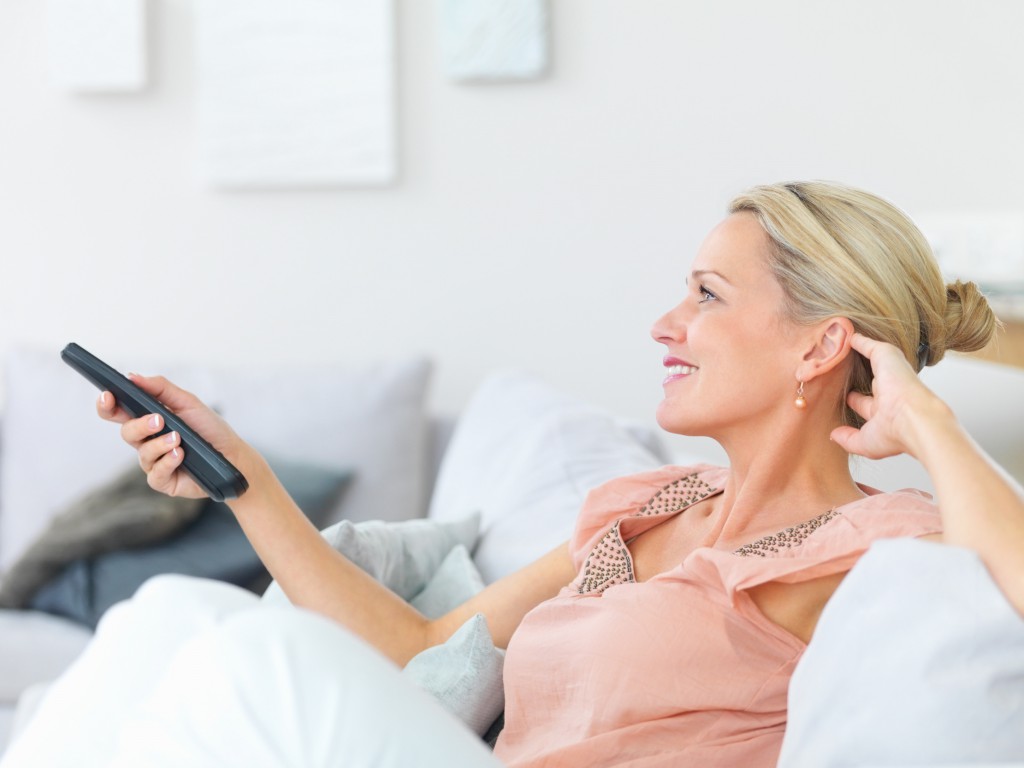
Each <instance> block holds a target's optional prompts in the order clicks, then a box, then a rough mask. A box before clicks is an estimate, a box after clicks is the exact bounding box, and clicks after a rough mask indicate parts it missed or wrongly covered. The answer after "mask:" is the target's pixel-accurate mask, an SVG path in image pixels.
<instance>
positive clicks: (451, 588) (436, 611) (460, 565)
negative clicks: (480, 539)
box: [409, 544, 484, 619]
mask: <svg viewBox="0 0 1024 768" xmlns="http://www.w3.org/2000/svg"><path fill="white" fill-rule="evenodd" d="M483 588H484V580H483V579H482V578H481V577H480V572H479V571H478V570H477V569H476V566H475V565H473V558H472V557H470V554H469V550H468V549H466V547H465V546H463V545H462V544H458V545H456V546H455V547H454V548H453V549H452V551H451V552H449V553H448V556H447V557H445V559H444V562H442V563H441V567H440V568H438V569H437V572H436V573H434V575H433V576H432V577H431V579H430V581H429V582H427V586H425V587H424V588H423V590H422V591H421V592H420V593H419V594H418V595H416V597H414V598H412V600H410V601H409V604H410V605H411V606H412V607H413V608H415V609H416V610H417V611H419V612H420V613H422V614H423V615H424V616H426V617H427V618H428V619H436V618H440V617H441V616H444V615H445V614H446V613H448V611H450V610H452V609H454V608H458V607H459V606H460V605H462V604H463V603H464V602H466V601H467V600H469V598H471V597H473V596H474V595H476V594H477V593H478V592H480V591H482V590H483Z"/></svg>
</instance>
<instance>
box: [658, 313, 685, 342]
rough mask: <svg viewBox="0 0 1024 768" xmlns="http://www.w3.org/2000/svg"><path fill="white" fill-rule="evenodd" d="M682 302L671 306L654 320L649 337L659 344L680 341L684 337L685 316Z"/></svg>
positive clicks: (683, 339)
mask: <svg viewBox="0 0 1024 768" xmlns="http://www.w3.org/2000/svg"><path fill="white" fill-rule="evenodd" d="M684 314H685V311H684V307H683V304H679V305H677V306H676V307H673V308H672V309H670V310H669V311H668V312H666V313H665V314H664V315H662V316H661V317H659V318H658V319H657V320H655V321H654V325H653V326H652V327H651V338H652V339H654V340H655V341H656V342H658V343H659V344H672V343H676V344H678V343H681V342H683V341H685V339H686V318H685V317H684Z"/></svg>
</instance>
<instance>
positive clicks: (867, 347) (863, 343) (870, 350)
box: [850, 333, 884, 359]
mask: <svg viewBox="0 0 1024 768" xmlns="http://www.w3.org/2000/svg"><path fill="white" fill-rule="evenodd" d="M883 344H884V342H881V341H876V340H875V339H872V338H871V337H870V336H865V335H864V334H863V333H855V334H853V336H851V337H850V346H851V347H853V348H854V349H855V350H857V351H858V352H860V353H861V354H862V355H864V357H867V358H869V359H870V357H871V355H872V354H874V353H875V352H877V351H878V350H879V349H880V348H881V347H882V345H883Z"/></svg>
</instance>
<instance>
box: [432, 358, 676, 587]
mask: <svg viewBox="0 0 1024 768" xmlns="http://www.w3.org/2000/svg"><path fill="white" fill-rule="evenodd" d="M648 442H649V441H645V440H642V439H640V438H638V437H637V436H636V433H635V430H632V429H630V428H629V427H628V426H626V425H624V424H623V423H622V422H620V421H618V420H617V419H615V418H614V417H612V416H610V415H609V414H607V413H605V412H604V411H601V410H599V409H597V408H593V407H590V406H587V405H585V404H582V403H580V402H578V401H576V400H574V399H572V398H570V397H568V396H566V395H564V394H561V393H559V392H557V391H555V390H553V389H552V388H551V387H549V386H548V385H547V384H545V383H544V382H543V381H540V380H539V379H537V378H535V377H533V376H530V375H528V374H524V373H515V372H512V373H502V374H497V375H494V376H491V377H490V378H488V379H487V380H486V381H485V382H484V383H483V384H482V385H481V386H480V388H479V389H478V390H477V392H476V394H475V395H474V396H473V398H472V400H471V402H470V403H469V405H468V406H467V407H466V409H465V411H463V413H462V415H461V416H460V418H459V420H458V423H457V424H456V427H455V432H454V434H453V435H452V439H451V442H450V444H449V446H448V450H447V451H446V453H445V457H444V460H443V462H442V464H441V470H440V474H439V476H438V480H437V485H436V487H435V490H434V494H433V497H432V498H431V504H430V512H429V517H430V519H432V520H451V519H454V518H458V517H461V516H462V515H465V514H466V512H467V511H469V510H480V511H481V513H482V520H481V537H480V543H479V544H478V546H477V548H476V550H475V551H474V553H473V559H474V560H475V561H476V564H477V566H478V567H479V568H480V573H481V574H482V575H483V577H484V581H485V582H487V583H491V582H493V581H495V580H497V579H499V578H500V577H502V576H505V575H507V574H509V573H511V572H513V571H516V570H518V569H519V568H522V567H523V566H525V565H528V564H529V563H531V562H533V561H534V560H536V559H537V558H539V557H541V556H542V555H544V554H546V553H547V552H549V551H550V550H552V549H554V548H555V547H556V546H558V545H559V544H562V543H563V542H565V541H567V540H568V539H569V537H570V535H571V534H572V531H573V527H574V525H575V522H576V516H577V514H578V513H579V509H580V506H581V505H582V503H583V499H584V497H585V496H586V494H587V493H588V492H589V491H590V490H591V489H592V488H594V487H595V486H598V485H600V484H602V483H604V482H606V481H608V480H612V479H614V478H616V477H621V476H623V475H629V474H634V473H637V472H644V471H647V470H650V469H653V468H656V467H658V466H661V465H662V464H664V463H665V461H664V458H663V457H662V456H660V455H658V454H656V453H655V452H653V451H652V450H651V448H650V447H649V445H648V444H647V443H648Z"/></svg>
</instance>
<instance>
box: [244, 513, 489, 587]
mask: <svg viewBox="0 0 1024 768" xmlns="http://www.w3.org/2000/svg"><path fill="white" fill-rule="evenodd" d="M479 528H480V517H479V515H470V516H469V517H464V518H462V519H459V520H452V521H449V522H443V523H440V522H434V521H431V520H407V521H405V522H400V523H385V522H381V521H377V520H368V521H365V522H362V523H352V522H351V521H349V520H342V521H341V522H340V523H337V524H336V525H333V526H331V527H330V528H328V529H326V530H324V531H322V532H321V534H322V535H323V537H324V538H325V539H327V541H329V542H330V544H331V546H332V547H334V549H336V550H337V551H338V552H341V554H343V555H345V557H347V558H348V559H349V560H351V561H352V562H353V563H355V564H356V565H358V566H359V567H360V568H362V569H363V570H364V571H366V572H367V573H368V574H370V575H371V576H373V578H374V579H376V580H377V581H379V582H380V583H381V584H383V585H384V586H386V587H387V588H388V589H390V590H391V591H392V592H394V593H396V594H397V595H399V596H400V597H401V598H402V599H403V600H409V599H411V598H413V597H414V596H415V595H417V594H418V593H419V592H421V591H422V590H423V588H424V587H425V586H426V585H427V582H428V581H430V579H431V577H432V576H433V575H434V573H435V572H436V571H437V569H438V568H439V567H440V566H441V563H442V562H443V561H444V559H445V557H446V556H447V555H448V553H449V552H450V551H451V550H452V547H454V546H456V545H457V544H462V545H463V546H465V547H467V548H470V547H472V546H473V544H474V543H475V541H476V537H477V531H478V530H479ZM263 599H264V600H266V601H268V602H284V601H287V599H288V598H287V597H286V596H285V594H284V592H283V591H282V590H281V588H280V587H279V586H278V585H277V583H276V582H275V583H273V584H271V585H270V587H269V588H268V589H267V591H266V592H265V593H264V595H263Z"/></svg>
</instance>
